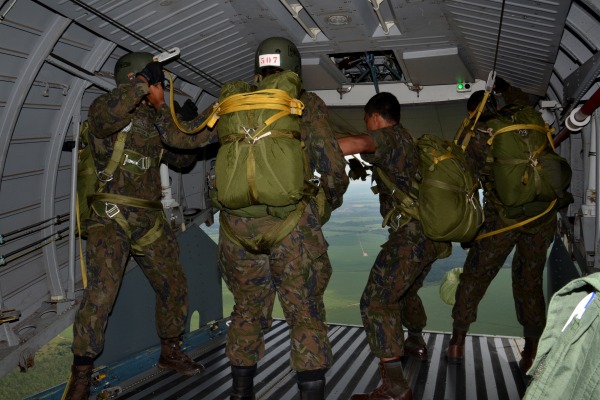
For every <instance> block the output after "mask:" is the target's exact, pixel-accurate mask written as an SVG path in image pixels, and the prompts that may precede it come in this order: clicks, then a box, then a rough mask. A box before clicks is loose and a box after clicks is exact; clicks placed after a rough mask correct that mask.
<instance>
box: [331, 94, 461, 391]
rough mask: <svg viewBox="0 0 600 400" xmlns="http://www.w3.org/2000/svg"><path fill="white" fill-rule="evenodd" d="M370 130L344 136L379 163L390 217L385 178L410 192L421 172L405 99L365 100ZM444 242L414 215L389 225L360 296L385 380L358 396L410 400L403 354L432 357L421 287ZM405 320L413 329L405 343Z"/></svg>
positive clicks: (383, 207)
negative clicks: (403, 116)
mask: <svg viewBox="0 0 600 400" xmlns="http://www.w3.org/2000/svg"><path fill="white" fill-rule="evenodd" d="M365 123H366V126H367V130H368V132H367V133H366V134H362V135H357V136H348V137H344V138H340V139H339V143H340V147H341V148H342V151H343V153H344V154H346V155H347V154H356V153H360V155H361V158H363V159H364V160H365V161H367V162H369V163H371V164H372V165H373V166H374V167H375V168H374V173H373V179H374V180H375V182H376V183H377V189H378V192H379V203H380V211H381V215H382V216H383V217H384V218H386V216H388V214H389V213H390V212H392V211H393V210H394V206H395V201H394V198H393V196H392V193H391V190H390V189H389V188H388V187H387V186H386V185H385V184H384V183H383V182H382V180H381V177H380V174H382V173H384V174H386V175H387V177H388V178H389V179H390V180H392V181H393V183H394V184H395V185H396V187H397V188H398V189H399V190H401V191H403V192H404V193H408V191H409V187H410V182H411V180H412V179H413V177H414V175H415V174H416V173H417V167H418V153H417V148H416V145H415V143H414V141H413V138H412V136H411V135H410V133H408V132H407V131H406V130H405V129H404V128H403V127H402V125H401V124H400V104H399V103H398V100H397V99H396V97H395V96H394V95H392V94H391V93H385V92H384V93H379V94H376V95H375V96H373V97H372V98H371V99H370V100H369V102H368V103H367V104H366V105H365ZM438 246H442V247H446V248H447V246H449V244H447V243H445V244H441V243H437V242H434V241H432V240H430V239H428V238H427V237H426V236H425V234H424V233H423V229H422V227H421V223H420V222H419V221H417V220H414V219H413V220H410V221H408V222H407V223H405V224H404V225H402V226H400V227H398V228H397V229H395V228H393V227H390V228H389V237H388V241H387V242H386V243H384V244H383V245H382V246H381V247H382V248H381V251H380V252H379V254H378V255H377V259H376V260H375V263H374V265H373V267H372V268H371V273H370V275H369V280H368V282H367V285H366V287H365V290H364V291H363V294H362V297H361V299H360V310H361V315H362V320H363V325H364V327H365V331H366V334H367V340H368V342H369V347H370V348H371V351H372V352H373V354H374V355H375V356H377V357H378V358H379V360H380V361H379V366H380V372H381V379H382V384H381V386H380V387H378V388H376V389H375V390H374V391H373V392H371V393H365V394H355V395H353V396H352V400H369V399H371V400H376V399H389V400H407V399H412V390H411V388H410V386H409V384H408V382H407V380H406V378H405V377H404V373H403V371H402V363H401V362H400V357H401V356H403V355H405V354H407V353H408V352H407V350H408V348H409V347H410V349H411V350H412V351H413V355H416V356H417V357H420V358H422V356H423V355H425V358H427V348H426V346H425V342H424V340H423V337H422V334H421V331H422V329H423V328H424V327H425V324H426V322H427V317H426V315H425V310H424V308H423V304H422V303H421V299H420V298H419V296H418V294H417V292H418V290H419V289H420V288H421V286H422V285H423V281H424V280H425V277H426V276H427V273H428V272H429V270H430V269H431V265H432V263H433V262H434V261H435V260H436V258H437V255H438V249H439V247H438ZM402 325H405V326H407V327H408V328H409V336H408V338H407V340H406V341H407V344H408V343H410V344H408V346H405V341H404V331H403V328H402Z"/></svg>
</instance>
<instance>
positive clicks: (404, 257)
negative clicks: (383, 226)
mask: <svg viewBox="0 0 600 400" xmlns="http://www.w3.org/2000/svg"><path fill="white" fill-rule="evenodd" d="M436 257H437V249H436V247H435V244H434V242H433V241H431V240H429V239H427V238H426V237H425V236H424V235H423V232H422V229H421V225H420V223H418V222H415V221H413V222H409V223H408V224H406V225H404V226H403V227H402V228H400V230H398V231H397V232H392V233H391V234H390V237H389V238H388V241H387V242H386V243H384V244H383V245H382V249H381V251H380V252H379V254H378V255H377V259H376V260H375V263H374V264H373V267H372V268H371V273H370V275H369V279H368V281H367V285H366V287H365V290H364V291H363V294H362V297H361V299H360V311H361V316H362V321H363V326H364V327H365V332H366V334H367V340H368V342H369V347H370V348H371V352H373V354H374V355H375V356H377V357H379V358H391V357H398V356H402V355H403V354H404V331H403V328H402V326H403V325H404V326H405V327H406V328H407V329H408V330H409V331H414V332H420V331H422V330H423V328H424V327H425V325H426V324H427V315H426V314H425V309H424V308H423V303H422V302H421V298H420V297H419V295H418V291H419V289H420V288H421V287H422V286H423V282H424V281H425V278H426V277H427V274H428V273H429V270H430V269H431V264H432V263H433V262H434V261H435V259H436Z"/></svg>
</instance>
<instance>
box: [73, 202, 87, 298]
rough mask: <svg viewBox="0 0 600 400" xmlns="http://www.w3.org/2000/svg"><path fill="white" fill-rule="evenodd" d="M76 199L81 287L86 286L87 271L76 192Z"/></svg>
mask: <svg viewBox="0 0 600 400" xmlns="http://www.w3.org/2000/svg"><path fill="white" fill-rule="evenodd" d="M76 197H77V200H76V201H75V214H76V216H75V217H76V218H77V233H78V234H79V265H80V266H81V280H82V282H83V288H84V289H85V288H86V287H87V272H86V267H85V258H83V244H82V243H81V241H82V240H83V239H82V238H81V218H80V216H79V195H78V194H76Z"/></svg>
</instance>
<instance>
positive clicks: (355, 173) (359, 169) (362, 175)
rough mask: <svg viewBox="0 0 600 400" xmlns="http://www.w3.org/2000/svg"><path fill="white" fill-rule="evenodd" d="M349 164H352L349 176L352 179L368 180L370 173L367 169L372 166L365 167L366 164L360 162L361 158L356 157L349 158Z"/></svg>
mask: <svg viewBox="0 0 600 400" xmlns="http://www.w3.org/2000/svg"><path fill="white" fill-rule="evenodd" d="M348 165H350V172H349V173H348V177H349V178H350V179H352V180H353V181H357V180H359V179H360V180H362V181H365V180H367V176H369V174H367V169H370V168H369V167H365V165H364V164H363V163H362V162H360V160H359V159H357V158H354V157H353V158H351V159H349V160H348Z"/></svg>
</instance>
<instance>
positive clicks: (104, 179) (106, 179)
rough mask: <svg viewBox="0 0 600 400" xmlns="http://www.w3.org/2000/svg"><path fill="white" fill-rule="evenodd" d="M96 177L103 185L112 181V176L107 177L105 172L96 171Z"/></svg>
mask: <svg viewBox="0 0 600 400" xmlns="http://www.w3.org/2000/svg"><path fill="white" fill-rule="evenodd" d="M96 176H97V177H98V180H99V181H100V182H104V183H106V182H110V181H112V180H113V176H112V175H109V174H107V173H106V172H104V171H98V172H96Z"/></svg>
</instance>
